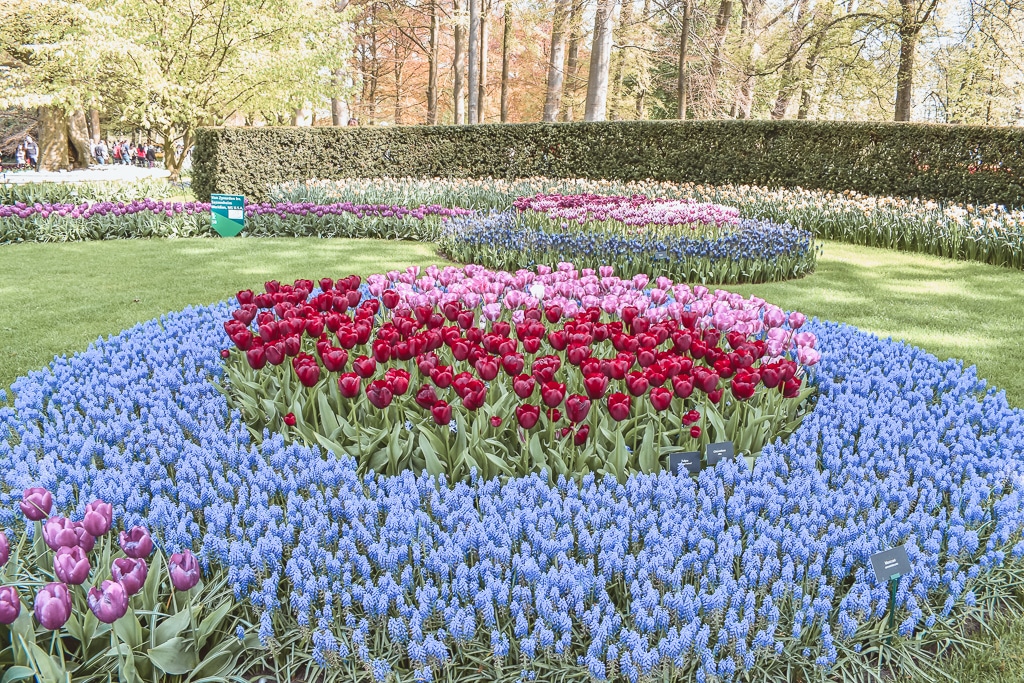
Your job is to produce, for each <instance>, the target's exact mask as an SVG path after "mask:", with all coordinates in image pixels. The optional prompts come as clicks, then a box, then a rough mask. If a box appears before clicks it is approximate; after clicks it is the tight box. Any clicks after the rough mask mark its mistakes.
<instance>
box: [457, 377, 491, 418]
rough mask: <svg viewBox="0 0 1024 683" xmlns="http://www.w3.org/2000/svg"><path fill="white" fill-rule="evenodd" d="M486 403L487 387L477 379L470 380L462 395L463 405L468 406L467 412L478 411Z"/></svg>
mask: <svg viewBox="0 0 1024 683" xmlns="http://www.w3.org/2000/svg"><path fill="white" fill-rule="evenodd" d="M486 401H487V387H486V386H485V385H484V383H483V382H481V381H480V380H478V379H475V378H474V379H472V380H470V381H469V382H468V383H467V384H466V388H465V391H464V393H463V394H462V405H464V406H466V409H467V410H477V409H479V408H482V407H483V405H484V403H486Z"/></svg>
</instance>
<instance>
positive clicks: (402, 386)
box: [384, 368, 411, 396]
mask: <svg viewBox="0 0 1024 683" xmlns="http://www.w3.org/2000/svg"><path fill="white" fill-rule="evenodd" d="M410 379H411V377H410V376H409V371H408V370H404V369H402V368H389V369H388V370H387V371H386V372H385V373H384V381H385V382H388V383H389V384H390V385H391V391H392V392H394V394H395V396H404V395H405V392H407V391H409V380H410Z"/></svg>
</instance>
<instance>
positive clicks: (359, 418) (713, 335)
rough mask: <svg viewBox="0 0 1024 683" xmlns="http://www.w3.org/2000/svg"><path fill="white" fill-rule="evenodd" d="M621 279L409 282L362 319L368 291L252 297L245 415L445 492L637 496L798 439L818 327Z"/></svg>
mask: <svg viewBox="0 0 1024 683" xmlns="http://www.w3.org/2000/svg"><path fill="white" fill-rule="evenodd" d="M612 273H613V270H612V268H611V267H602V268H601V270H600V276H599V274H598V273H597V272H594V271H584V272H583V273H580V272H577V271H576V270H575V269H574V268H573V267H572V265H571V264H568V263H563V264H561V265H560V267H559V269H558V270H557V271H554V272H552V271H551V269H549V268H543V267H542V268H540V269H539V272H537V273H535V272H533V271H520V272H518V273H516V274H515V275H514V276H512V275H510V274H509V273H505V272H498V273H495V272H491V271H487V270H486V269H484V268H480V267H478V266H467V267H466V268H464V269H459V268H454V267H447V268H445V269H443V270H441V269H438V268H437V267H433V266H432V267H430V268H428V269H427V270H426V271H425V272H424V273H423V275H422V277H420V271H419V268H410V269H409V271H407V272H406V273H399V272H392V273H389V274H388V275H387V276H383V275H381V276H373V277H371V278H370V281H369V292H370V293H372V294H373V295H374V298H371V299H366V300H365V301H362V302H361V303H360V298H361V296H362V293H361V292H360V291H359V289H358V286H359V283H360V279H359V277H358V276H350V277H348V278H344V279H341V280H338V281H337V282H335V281H334V280H332V279H331V278H323V279H321V280H320V281H319V285H320V292H319V293H316V294H313V288H314V284H313V281H311V280H298V281H296V282H295V283H294V284H293V285H282V284H280V283H278V282H269V283H267V289H266V291H265V292H262V293H260V294H254V293H253V292H252V291H251V290H246V291H244V292H239V293H238V301H239V303H240V305H239V307H238V308H236V309H234V310H232V312H231V317H230V318H229V319H228V320H227V321H226V322H225V323H224V329H225V331H226V332H227V333H228V334H229V336H230V337H231V340H232V342H233V343H234V346H235V348H234V349H232V350H230V351H225V352H223V355H224V356H225V359H226V362H227V379H228V381H227V383H226V386H227V391H228V397H229V400H230V405H231V406H232V407H236V408H239V409H241V411H242V415H243V417H244V419H245V420H246V422H247V423H248V424H249V426H250V430H251V431H252V433H253V436H254V437H256V438H257V439H260V438H261V437H262V435H263V433H264V430H265V429H268V428H269V429H270V430H271V431H272V432H283V433H285V434H287V435H288V436H289V437H290V438H298V439H300V440H302V441H303V442H305V443H306V444H316V443H319V444H321V445H322V446H324V447H325V448H329V449H331V450H332V451H334V452H336V453H342V452H344V453H350V454H352V455H354V456H355V457H356V459H357V461H358V470H359V472H360V474H363V473H365V472H367V471H374V472H378V473H382V474H390V475H394V474H399V473H401V472H402V471H404V470H407V469H411V470H412V471H413V472H415V473H417V474H418V473H419V472H422V471H424V470H426V471H428V472H429V473H430V474H432V475H435V476H437V475H441V474H445V475H446V476H447V477H448V479H449V480H459V479H462V480H468V479H469V478H470V476H471V474H472V473H473V471H474V470H475V472H476V473H477V474H479V475H480V476H482V477H484V478H490V477H492V476H495V475H503V476H524V475H526V474H529V473H530V472H538V473H539V472H541V471H544V470H547V471H548V472H549V473H550V474H551V476H552V477H557V476H560V475H566V476H582V475H585V474H588V473H591V472H593V473H596V474H598V475H604V474H611V475H613V476H615V477H617V478H618V480H619V481H620V482H625V481H626V479H627V477H628V476H629V475H630V474H633V473H636V472H646V473H651V472H658V471H661V470H663V469H665V466H666V457H667V455H668V454H669V453H671V452H674V451H680V450H683V451H694V450H696V451H699V452H703V451H704V450H705V447H706V446H707V445H708V444H709V443H716V442H721V441H731V442H733V444H734V448H735V452H736V453H737V454H742V455H745V456H748V457H750V458H751V462H753V459H754V458H755V457H756V456H757V455H758V454H759V453H760V452H761V449H762V448H763V447H764V445H765V444H766V443H770V442H772V441H774V440H775V439H776V438H778V437H779V436H788V434H790V433H791V432H792V431H793V430H794V429H796V427H797V426H798V425H799V424H800V421H801V420H802V419H803V417H804V415H805V412H806V406H805V405H804V402H805V401H806V400H807V398H808V397H809V396H810V395H811V393H812V392H813V388H811V387H808V386H806V382H805V370H806V368H807V367H809V366H812V365H814V363H816V362H817V360H818V352H817V351H816V350H815V349H814V344H815V339H814V335H812V334H809V333H806V332H797V330H798V329H799V328H800V326H801V325H802V324H803V322H804V317H803V315H801V314H800V313H792V314H791V315H789V316H786V315H784V314H783V312H782V310H781V309H779V308H778V307H776V306H772V305H770V304H767V303H766V302H764V301H763V300H760V299H750V300H744V299H743V298H741V297H738V296H736V295H730V294H728V293H727V292H723V291H717V292H714V293H712V292H710V291H708V290H707V289H706V288H705V287H700V286H698V287H697V288H696V289H695V290H691V289H690V288H689V287H688V286H686V285H675V284H674V283H672V282H671V281H670V280H668V279H666V278H659V279H658V281H657V283H655V284H656V285H657V286H656V287H653V288H651V290H650V291H649V292H648V291H645V287H646V286H647V284H648V279H647V277H646V276H639V275H638V276H636V277H635V278H633V279H632V280H620V279H619V278H617V277H613V276H612ZM376 297H379V299H378V298H376ZM481 303H482V304H483V305H482V307H480V308H479V309H478V307H479V306H480V304H481ZM381 304H383V305H381ZM652 305H653V308H651V306H652ZM350 314H351V315H350ZM797 360H799V364H798V363H797ZM403 426H404V428H403ZM450 427H451V428H450ZM451 432H455V434H454V436H453V435H452V434H451Z"/></svg>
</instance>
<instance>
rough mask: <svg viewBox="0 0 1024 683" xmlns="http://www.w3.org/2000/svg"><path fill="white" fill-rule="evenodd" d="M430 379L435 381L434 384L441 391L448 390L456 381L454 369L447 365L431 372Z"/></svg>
mask: <svg viewBox="0 0 1024 683" xmlns="http://www.w3.org/2000/svg"><path fill="white" fill-rule="evenodd" d="M430 379H432V380H434V384H436V385H437V386H438V387H440V388H441V389H447V388H448V387H450V386H451V385H452V381H453V379H454V377H453V376H452V369H451V368H450V367H449V366H447V365H439V366H438V367H436V368H434V369H433V370H431V371H430Z"/></svg>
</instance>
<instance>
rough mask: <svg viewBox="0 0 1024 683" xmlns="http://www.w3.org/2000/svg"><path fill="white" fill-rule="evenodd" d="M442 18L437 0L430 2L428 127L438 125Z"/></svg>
mask: <svg viewBox="0 0 1024 683" xmlns="http://www.w3.org/2000/svg"><path fill="white" fill-rule="evenodd" d="M440 32H441V17H440V15H438V13H437V0H430V52H429V55H428V57H427V125H428V126H434V125H437V59H438V52H439V50H440V42H439V40H438V39H439V38H440V35H439V34H440Z"/></svg>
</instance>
